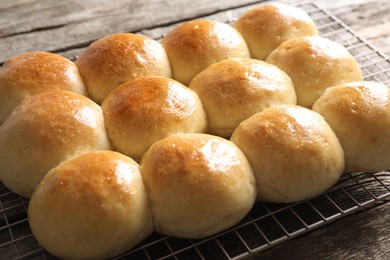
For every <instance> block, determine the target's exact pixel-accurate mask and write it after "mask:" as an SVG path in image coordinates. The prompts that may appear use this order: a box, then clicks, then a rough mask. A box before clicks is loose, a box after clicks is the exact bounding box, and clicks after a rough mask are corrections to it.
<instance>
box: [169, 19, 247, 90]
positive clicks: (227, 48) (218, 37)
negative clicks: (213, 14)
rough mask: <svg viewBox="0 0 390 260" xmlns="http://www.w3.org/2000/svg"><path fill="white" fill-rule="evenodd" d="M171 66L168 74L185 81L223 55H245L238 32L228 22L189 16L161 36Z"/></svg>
mask: <svg viewBox="0 0 390 260" xmlns="http://www.w3.org/2000/svg"><path fill="white" fill-rule="evenodd" d="M161 43H162V45H163V46H164V48H165V50H166V51H167V54H168V57H169V61H170V63H171V67H172V76H173V78H174V79H176V80H177V81H179V82H181V83H183V84H184V85H186V86H187V85H188V84H189V83H190V81H191V79H192V78H193V77H194V76H195V75H196V74H198V73H199V72H200V71H202V70H203V69H205V68H206V67H207V66H209V65H211V64H213V63H216V62H218V61H221V60H224V59H227V58H249V56H250V55H249V50H248V46H247V44H246V42H245V41H244V39H243V38H242V36H241V34H240V33H239V32H238V31H237V30H236V29H234V28H233V27H231V26H230V25H228V24H225V23H222V22H216V21H211V20H193V21H189V22H186V23H183V24H181V25H179V26H178V27H176V28H174V29H173V30H172V31H170V32H169V33H168V34H167V35H166V36H165V37H164V38H163V39H162V42H161Z"/></svg>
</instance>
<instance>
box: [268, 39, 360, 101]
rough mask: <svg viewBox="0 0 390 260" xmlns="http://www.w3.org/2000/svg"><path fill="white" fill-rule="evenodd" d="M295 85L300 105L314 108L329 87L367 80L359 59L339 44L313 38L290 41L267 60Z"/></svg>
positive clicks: (283, 44)
mask: <svg viewBox="0 0 390 260" xmlns="http://www.w3.org/2000/svg"><path fill="white" fill-rule="evenodd" d="M266 61H267V62H268V63H271V64H274V65H276V66H278V67H279V68H280V69H282V70H284V71H285V72H286V73H287V74H288V75H289V76H290V78H291V80H292V81H293V83H294V87H295V91H296V93H297V98H298V102H297V103H298V105H300V106H304V107H307V108H311V106H312V105H313V103H314V101H315V100H316V99H317V98H319V97H320V96H321V95H322V93H323V92H324V90H325V89H326V88H328V87H331V86H335V85H340V84H344V83H347V82H353V81H359V80H362V79H363V75H362V71H361V69H360V67H359V65H358V63H357V62H356V60H355V58H354V57H353V56H352V55H351V54H350V53H349V52H348V50H347V49H346V48H345V47H344V46H342V45H341V44H339V43H336V42H334V41H331V40H329V39H326V38H323V37H320V36H312V37H302V38H295V39H291V40H287V41H285V42H283V43H282V44H281V45H280V46H279V47H278V48H276V49H275V50H274V51H273V52H272V53H271V54H270V55H269V56H268V58H267V59H266Z"/></svg>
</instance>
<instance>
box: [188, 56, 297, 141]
mask: <svg viewBox="0 0 390 260" xmlns="http://www.w3.org/2000/svg"><path fill="white" fill-rule="evenodd" d="M189 87H190V88H191V89H193V90H195V91H196V93H198V96H199V97H200V99H201V100H202V103H203V106H204V109H205V111H206V114H207V117H208V130H209V132H210V133H211V134H215V135H219V136H223V137H230V135H231V134H232V133H233V130H234V129H235V128H236V127H237V126H238V124H239V123H241V122H242V121H243V120H245V119H247V118H248V117H250V116H251V115H253V114H255V113H257V112H260V111H262V110H264V109H265V108H267V107H270V106H273V105H280V104H291V105H294V104H296V102H297V97H296V94H295V90H294V85H293V83H292V81H291V79H290V77H289V76H288V75H287V74H286V73H284V72H283V71H282V70H280V69H279V68H278V67H276V66H274V65H271V64H268V63H265V62H263V61H260V60H255V59H247V58H230V59H225V60H223V61H220V62H218V63H215V64H213V65H210V66H209V67H207V68H206V69H204V70H203V71H202V72H200V73H199V74H198V75H196V76H195V78H194V79H193V80H192V81H191V84H190V85H189Z"/></svg>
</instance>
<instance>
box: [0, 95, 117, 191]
mask: <svg viewBox="0 0 390 260" xmlns="http://www.w3.org/2000/svg"><path fill="white" fill-rule="evenodd" d="M0 147H1V149H0V169H1V171H0V174H1V180H2V181H3V183H4V185H5V186H6V187H8V188H9V189H10V190H12V191H13V192H15V193H17V194H20V195H22V196H25V197H30V196H31V194H32V192H33V191H34V189H35V187H36V186H37V185H38V183H39V182H40V181H41V179H42V178H43V176H44V175H45V174H46V173H47V172H48V171H49V170H50V169H52V168H54V167H55V166H57V164H58V163H60V162H62V161H65V160H67V159H69V158H72V157H74V156H76V155H79V154H82V153H85V152H88V151H90V150H101V149H110V145H109V142H108V139H107V135H106V131H105V128H104V119H103V113H102V110H101V108H100V107H99V106H98V105H97V104H96V103H94V102H93V101H92V100H90V99H89V98H87V97H85V96H82V95H79V94H76V93H73V92H68V91H49V92H43V93H40V94H36V95H34V96H31V97H28V98H26V99H24V100H23V101H22V102H21V103H20V104H19V105H18V106H17V107H16V108H15V110H14V112H13V113H12V114H11V115H10V116H9V117H8V118H7V120H6V121H5V122H4V123H3V124H2V125H1V127H0Z"/></svg>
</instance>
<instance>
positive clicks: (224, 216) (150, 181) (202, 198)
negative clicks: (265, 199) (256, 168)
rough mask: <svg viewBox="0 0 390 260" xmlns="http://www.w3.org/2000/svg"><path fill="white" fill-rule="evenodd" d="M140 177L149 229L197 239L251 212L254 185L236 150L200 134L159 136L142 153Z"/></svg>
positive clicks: (215, 231)
mask: <svg viewBox="0 0 390 260" xmlns="http://www.w3.org/2000/svg"><path fill="white" fill-rule="evenodd" d="M141 174H142V177H143V179H144V183H145V187H146V190H147V193H148V196H149V202H150V207H151V210H152V214H153V218H154V223H155V229H156V231H158V232H161V233H163V234H168V235H173V236H176V237H186V238H201V237H206V236H209V235H213V234H215V233H217V232H219V231H222V230H224V229H227V228H229V227H231V226H233V225H234V224H236V223H238V222H239V221H240V220H241V219H242V218H243V217H244V216H245V215H246V214H247V213H248V212H249V210H250V209H251V208H252V206H253V203H254V201H255V198H256V187H255V186H256V185H255V179H254V176H253V173H252V170H251V167H250V165H249V163H248V161H247V159H246V158H245V156H244V155H243V154H242V152H241V151H240V150H239V149H238V148H237V147H236V146H235V145H234V144H233V143H231V142H229V141H228V140H226V139H223V138H220V137H216V136H211V135H206V134H183V135H175V136H171V137H168V138H165V139H163V140H161V141H159V142H157V143H155V144H154V145H152V147H151V148H150V149H149V150H148V152H147V153H146V154H145V156H144V157H143V160H142V162H141Z"/></svg>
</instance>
